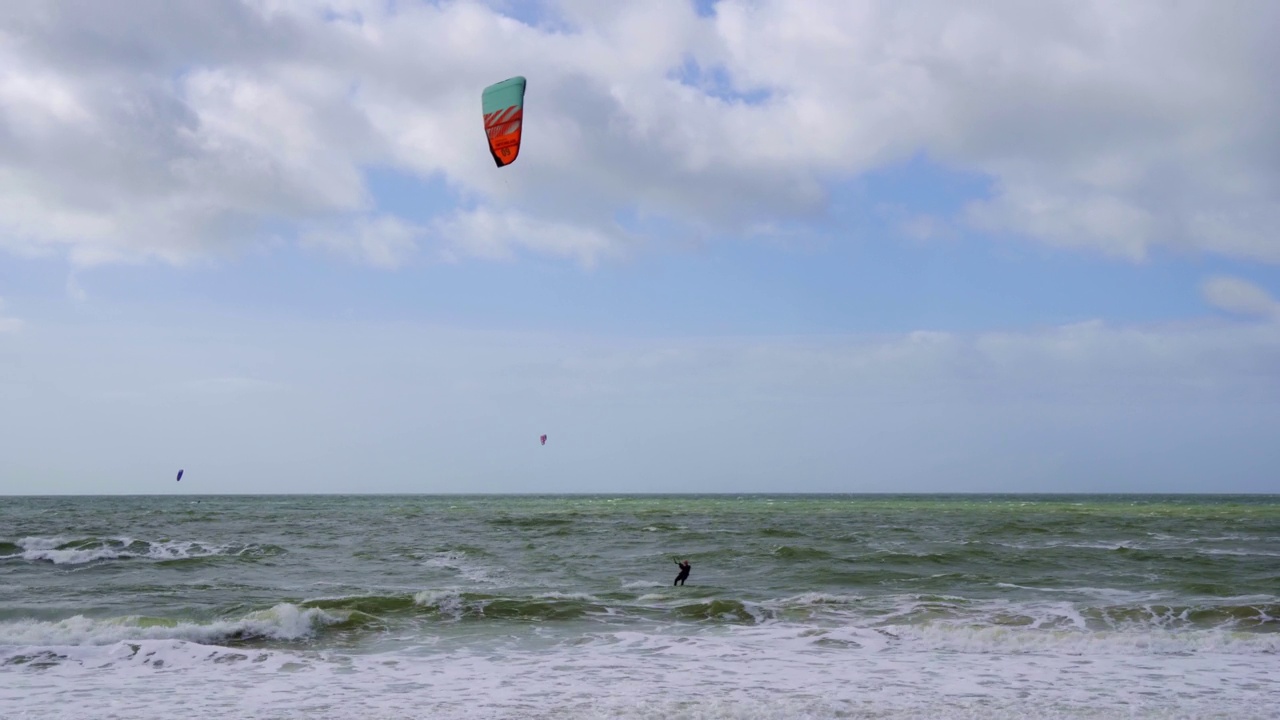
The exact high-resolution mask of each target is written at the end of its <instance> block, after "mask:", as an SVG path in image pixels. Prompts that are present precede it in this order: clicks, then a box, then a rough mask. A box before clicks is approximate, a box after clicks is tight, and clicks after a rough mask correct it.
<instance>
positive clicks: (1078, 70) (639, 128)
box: [0, 0, 1280, 266]
mask: <svg viewBox="0 0 1280 720" xmlns="http://www.w3.org/2000/svg"><path fill="white" fill-rule="evenodd" d="M506 6H507V5H506V4H505V3H495V4H494V7H497V8H503V7H506ZM546 7H547V8H548V9H549V11H550V12H552V13H554V15H553V16H552V17H550V18H548V20H549V21H548V22H547V23H545V24H540V25H537V26H531V25H526V24H522V23H520V22H518V21H516V20H513V19H511V18H507V17H503V16H502V15H500V14H499V13H498V12H497V11H496V10H494V9H492V8H491V7H488V6H486V5H483V4H479V3H472V2H442V3H439V4H434V5H433V4H426V3H422V4H408V3H396V4H388V3H385V2H381V1H377V2H375V1H374V0H369V1H367V2H362V1H359V0H350V1H348V2H343V3H340V4H335V3H332V2H329V3H318V2H317V3H314V4H311V3H278V2H272V1H269V0H253V1H252V2H245V3H241V4H237V3H217V4H212V5H206V4H189V3H159V2H141V1H139V2H134V3H123V4H121V3H116V4H112V5H111V6H110V7H108V6H106V5H102V6H98V5H92V4H91V5H87V6H74V7H73V6H68V5H60V4H54V5H47V4H46V5H39V4H26V3H9V4H5V5H4V6H3V7H2V8H0V247H7V248H8V249H9V250H10V251H12V252H18V253H47V252H60V253H66V254H67V255H68V256H69V257H71V258H72V259H73V260H74V261H75V262H77V263H81V264H92V263H99V262H114V261H135V260H138V259H141V258H159V259H161V260H164V261H167V262H174V263H183V262H189V261H191V260H193V259H195V258H199V257H208V256H217V255H220V254H224V253H229V252H237V251H239V250H240V249H242V248H244V247H245V246H246V245H248V244H251V243H255V242H260V241H261V240H262V239H263V238H265V237H270V236H274V235H275V234H276V233H277V232H278V231H279V230H280V229H281V228H282V227H283V228H286V229H290V230H298V229H299V228H302V229H304V231H305V229H306V228H313V227H315V226H316V225H317V224H328V223H335V224H336V226H339V227H342V226H346V225H351V224H357V225H358V224H359V223H360V222H361V220H360V218H367V217H381V216H384V215H385V214H386V211H385V210H384V209H380V208H378V207H376V206H375V203H376V199H375V198H372V197H370V195H369V190H368V188H367V187H366V186H365V183H364V180H363V172H364V171H365V170H366V169H367V168H369V167H376V166H391V167H396V168H399V169H402V170H408V171H411V172H415V173H419V174H421V175H423V176H424V177H443V178H444V179H445V180H446V182H447V183H448V185H449V187H450V188H452V189H453V191H455V192H457V193H458V194H459V195H460V196H461V197H462V198H463V200H464V203H463V207H465V208H467V209H466V210H464V211H462V212H460V213H458V214H457V215H456V216H453V217H452V218H449V217H440V218H437V219H436V220H437V222H439V223H442V224H444V225H448V226H451V227H453V228H454V229H455V230H458V232H456V233H454V234H453V235H450V236H447V237H446V238H445V243H446V244H445V250H447V251H448V252H454V253H468V252H474V253H477V254H480V255H481V256H484V257H506V256H509V255H510V253H511V251H512V249H513V248H515V247H523V248H525V249H527V250H530V251H534V252H546V253H550V254H553V255H559V256H563V257H570V258H575V259H577V260H579V261H584V262H586V261H590V260H591V259H594V258H599V257H604V256H607V255H609V254H610V253H616V252H619V251H621V250H623V249H625V247H626V244H627V243H629V242H632V241H633V240H635V239H636V238H634V237H632V236H631V235H628V234H626V233H621V232H619V230H618V218H619V216H627V217H633V216H634V217H637V218H640V219H641V221H642V223H643V221H644V220H646V219H653V220H657V221H660V222H662V223H664V225H663V227H664V228H665V229H666V230H670V229H671V228H672V227H675V228H676V229H678V230H680V231H681V232H692V233H705V232H718V233H751V232H757V231H759V230H760V229H762V228H770V227H778V226H788V225H791V224H794V223H804V222H807V221H809V220H811V219H814V218H815V217H817V216H818V215H820V214H821V213H823V212H824V208H825V204H826V202H827V199H826V190H825V188H826V186H827V184H828V183H830V182H832V181H834V180H838V179H840V178H844V177H849V176H853V175H857V174H859V173H862V172H865V171H867V170H870V169H874V168H878V167H883V166H885V165H888V164H892V163H895V162H899V161H902V160H904V159H906V158H908V157H911V156H914V155H916V154H918V153H921V152H924V153H927V154H928V155H930V156H931V157H933V158H935V159H936V160H938V161H939V162H941V163H943V164H945V165H947V166H948V167H950V168H953V169H956V170H960V171H965V172H969V173H978V174H980V175H983V176H985V177H987V178H989V179H990V180H991V187H992V193H993V194H992V196H991V197H989V198H984V199H976V200H975V201H974V202H973V203H972V204H971V205H970V207H969V208H968V209H967V211H966V212H965V213H964V215H963V219H965V220H967V221H968V222H970V223H972V224H974V225H975V226H977V227H979V228H981V229H984V230H987V231H993V232H1010V233H1014V234H1017V235H1022V236H1027V237H1030V238H1034V239H1037V240H1040V241H1043V242H1047V243H1051V244H1055V245H1060V246H1066V247H1076V248H1082V249H1087V250H1091V251H1098V252H1102V253H1105V254H1109V255H1113V256H1117V257H1122V258H1128V259H1133V260H1139V259H1142V258H1144V257H1147V256H1148V255H1149V254H1150V253H1151V252H1152V251H1153V250H1154V249H1157V248H1162V247H1164V248H1171V249H1175V250H1179V251H1196V252H1208V253H1217V254H1222V255H1227V256H1232V257H1237V258H1246V259H1253V260H1261V261H1266V262H1280V238H1278V237H1277V236H1276V234H1275V232H1274V228H1275V227H1277V226H1280V201H1278V200H1277V199H1276V198H1278V197H1280V164H1277V162H1276V158H1277V157H1280V135H1277V134H1276V133H1275V132H1274V128H1275V127H1277V126H1280V86H1277V84H1276V83H1274V82H1273V81H1272V74H1273V72H1274V68H1275V67H1276V66H1278V65H1280V46H1277V45H1276V44H1275V43H1273V42H1271V37H1270V32H1269V31H1270V28H1272V27H1275V26H1276V25H1277V24H1280V6H1277V5H1276V4H1275V3H1270V2H1266V1H1265V0H1241V1H1240V2H1235V3H1232V4H1231V5H1230V7H1227V8H1224V7H1220V6H1218V5H1213V4H1208V3H1188V4H1178V5H1175V6H1170V5H1169V4H1168V3H1164V2H1159V1H1158V0H1135V2H1128V3H1112V2H1102V1H1101V0H1098V1H1094V2H1084V3H1081V2H1067V1H1066V0H1062V1H1061V2H1042V3H1035V4H1030V5H1029V4H1026V3H1021V2H1014V1H1013V0H1007V1H1005V0H1001V1H997V2H992V3H987V4H985V5H981V6H975V5H972V4H968V5H965V4H956V3H946V2H933V1H931V0H907V1H904V2H895V3H877V2H856V1H850V0H810V1H808V2H790V1H787V0H758V1H754V2H745V1H744V0H721V2H719V3H717V5H716V13H715V15H714V16H713V17H710V18H702V17H699V16H697V14H696V13H695V12H694V9H693V6H692V4H691V3H688V2H682V1H680V0H662V2H612V3H605V4H601V3H591V2H585V3H584V2H577V1H570V0H562V1H561V2H558V3H550V4H548V5H547V6H546ZM690 63H694V64H696V66H697V67H699V68H701V70H702V75H701V77H700V78H698V80H697V81H696V82H693V83H690V84H684V83H682V82H681V81H680V80H679V75H680V74H681V73H682V72H689V71H691V68H692V67H693V66H692V65H691V64H690ZM717 73H719V74H718V75H717ZM516 74H524V75H526V76H527V77H528V78H529V97H528V104H529V113H528V115H527V118H526V137H527V138H528V142H527V143H526V145H525V148H524V149H523V150H522V157H521V159H520V160H519V161H518V162H517V163H516V164H515V165H513V166H511V167H509V168H504V169H502V170H501V171H498V170H496V169H495V168H493V167H492V163H491V161H490V160H489V157H488V154H487V152H485V151H484V149H483V147H481V146H480V145H479V144H480V143H482V142H483V140H482V133H481V132H480V130H479V127H478V123H479V119H478V112H479V110H478V106H479V89H480V88H482V87H483V86H484V85H486V84H488V83H490V82H494V81H496V80H498V79H502V78H505V77H509V76H512V75H516ZM751 93H756V94H757V95H758V98H757V101H753V102H744V101H742V100H741V99H737V98H741V97H743V96H746V95H749V94H751ZM908 212H911V213H914V211H913V210H912V209H910V208H908ZM500 218H505V219H502V220H500ZM399 221H400V222H404V223H407V224H416V223H420V222H422V221H423V219H422V218H414V219H413V220H412V221H411V220H409V219H407V218H401V219H399ZM498 226H501V227H503V228H505V230H501V231H499V230H498V229H495V228H497V227H498ZM486 227H487V228H489V230H484V228H486ZM547 228H569V229H570V230H569V231H567V232H564V233H559V231H556V232H552V231H550V230H546V229H547ZM916 230H917V231H918V232H920V233H926V234H927V233H928V232H929V228H926V227H923V226H921V227H918V228H916ZM664 231H665V230H664ZM304 234H305V236H306V237H307V238H309V239H311V240H315V237H316V236H315V235H314V233H311V234H306V233H304ZM556 234H559V238H557V237H555V235H556ZM353 237H363V236H361V235H359V234H358V233H357V234H356V235H355V236H353ZM458 238H462V240H461V241H459V240H458ZM332 239H333V238H332V235H330V236H329V240H325V241H321V242H320V243H319V244H322V245H326V246H331V245H333V242H330V240H332ZM362 244H363V240H361V241H356V242H354V243H353V244H352V247H357V246H362ZM373 245H374V246H378V243H377V242H374V243H373ZM383 250H388V248H385V247H384V248H383ZM352 254H353V255H354V256H356V257H360V258H362V259H363V260H365V261H370V262H374V263H376V264H383V265H388V266H391V265H395V264H396V263H398V262H402V261H403V255H402V254H399V253H398V252H393V251H388V252H382V251H379V250H375V251H374V252H372V254H371V253H370V252H368V251H353V252H352Z"/></svg>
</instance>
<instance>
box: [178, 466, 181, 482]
mask: <svg viewBox="0 0 1280 720" xmlns="http://www.w3.org/2000/svg"><path fill="white" fill-rule="evenodd" d="M178 480H179V481H181V480H182V469H181V468H179V469H178Z"/></svg>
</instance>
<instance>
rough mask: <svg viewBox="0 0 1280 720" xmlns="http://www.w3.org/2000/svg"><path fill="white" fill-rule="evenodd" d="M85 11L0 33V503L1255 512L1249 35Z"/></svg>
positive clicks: (1256, 362)
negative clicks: (1045, 502)
mask: <svg viewBox="0 0 1280 720" xmlns="http://www.w3.org/2000/svg"><path fill="white" fill-rule="evenodd" d="M120 8H122V9H123V11H121V10H120V9H116V10H113V11H112V12H107V11H106V10H105V9H103V10H96V9H93V8H89V9H84V10H83V11H76V12H72V11H71V10H70V9H69V8H65V7H61V6H49V7H47V8H44V9H43V10H41V9H39V8H37V7H36V6H34V5H14V6H10V7H6V8H5V9H3V10H0V66H3V67H4V68H6V70H4V71H3V72H2V73H0V404H3V406H4V408H5V410H4V411H3V412H0V443H3V447H2V448H0V493H9V494H14V493H20V494H25V493H41V492H73V493H85V492H135V493H151V492H310V491H319V492H468V491H485V492H678V491H695V492H696V491H708V492H746V491H820V492H884V491H925V492H936V491H961V492H963V491H974V492H980V491H1011V492H1056V491H1091V492H1099V491H1102V492H1129V491H1138V492H1161V491H1177V492H1187V491H1238V492H1268V491H1274V490H1275V487H1276V486H1275V477H1274V468H1275V467H1277V461H1280V451H1278V450H1276V449H1275V448H1276V444H1275V442H1274V440H1273V439H1272V436H1273V432H1272V431H1271V428H1274V427H1275V426H1276V422H1277V421H1278V420H1280V303H1277V302H1276V300H1275V299H1274V298H1275V296H1276V295H1277V294H1278V293H1280V271H1278V269H1277V263H1280V237H1277V235H1276V231H1275V227H1276V221H1277V220H1280V200H1277V198H1280V162H1278V161H1277V158H1280V139H1278V138H1277V137H1276V135H1275V133H1274V131H1273V129H1274V127H1276V126H1278V125H1280V90H1278V89H1277V88H1276V86H1275V84H1274V82H1270V81H1269V80H1268V78H1269V77H1270V75H1269V72H1270V70H1269V69H1268V68H1273V67H1274V66H1275V64H1276V63H1277V62H1278V61H1280V57H1277V52H1278V51H1277V50H1275V49H1274V48H1273V47H1272V44H1271V43H1269V42H1267V39H1266V38H1265V36H1264V32H1263V31H1262V28H1265V27H1267V26H1268V23H1270V25H1271V26H1274V24H1275V23H1274V21H1275V20H1280V18H1277V17H1275V15H1276V10H1275V8H1274V7H1272V6H1271V5H1269V4H1267V3H1261V2H1260V3H1239V4H1236V5H1233V6H1232V8H1231V9H1230V10H1223V9H1219V8H1210V7H1209V6H1208V5H1207V4H1206V5H1202V6H1195V5H1189V6H1182V7H1179V8H1176V9H1170V8H1168V7H1167V6H1166V5H1164V4H1162V3H1141V2H1139V3H1130V4H1125V5H1124V6H1123V7H1112V6H1110V5H1106V4H1101V5H1097V6H1088V5H1084V6H1082V5H1079V4H1078V3H1076V4H1073V3H1045V4H1043V5H1041V6H1037V7H1036V9H1034V10H1032V9H1029V8H1028V6H1025V5H1022V4H1018V3H1010V4H1001V3H995V4H992V5H990V6H988V7H985V8H982V9H972V8H968V9H966V8H959V7H953V6H952V5H951V4H946V3H942V4H938V3H930V2H911V3H856V2H855V3H850V2H830V3H828V2H822V1H820V0H812V1H811V2H806V3H785V2H776V3H775V2H770V1H767V0H760V1H759V2H752V3H746V2H733V1H730V0H722V1H721V2H718V3H707V2H698V3H689V2H683V1H680V0H664V1H663V2H646V3H613V4H608V5H604V4H599V3H588V2H576V1H573V0H564V1H563V2H552V1H548V2H539V3H514V2H492V3H479V2H440V3H408V2H400V3H395V4H390V5H389V4H386V3H383V2H367V3H366V2H360V1H358V0H350V1H344V2H329V3H316V4H308V3H298V4H291V5H289V6H287V7H277V6H275V5H274V4H271V3H262V2H245V3H244V4H234V3H227V4H222V5H219V6H216V7H204V8H202V9H198V8H184V7H179V6H171V5H156V4H148V3H142V2H139V3H125V4H123V5H121V6H120ZM101 13H105V16H102V17H99V16H98V15H99V14H101ZM107 16H109V17H107ZM517 73H519V74H524V75H525V76H526V77H528V78H529V90H528V96H527V98H526V103H527V105H526V113H527V115H526V124H525V144H524V146H523V147H522V150H521V156H520V159H519V160H518V161H517V162H516V163H515V164H514V165H512V166H510V167H507V168H502V169H498V168H494V167H493V166H492V161H491V160H490V159H489V157H488V152H487V150H486V149H485V147H484V145H483V138H484V136H483V132H482V130H481V129H480V119H479V94H480V90H481V89H482V88H483V87H484V85H486V84H488V83H490V82H495V81H497V80H501V79H504V78H505V77H509V76H510V75H514V74H517ZM543 432H546V433H548V434H549V435H550V440H549V442H548V444H547V446H546V447H541V446H537V444H536V439H537V436H538V435H539V434H541V433H543ZM178 467H185V468H186V473H187V474H186V475H185V476H184V480H183V482H182V484H181V485H180V486H178V485H177V484H175V483H173V481H172V475H173V473H174V472H176V469H177V468H178Z"/></svg>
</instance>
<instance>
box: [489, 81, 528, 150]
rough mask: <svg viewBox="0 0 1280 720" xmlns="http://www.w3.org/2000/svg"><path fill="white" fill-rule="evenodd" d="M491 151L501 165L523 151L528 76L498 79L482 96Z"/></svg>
mask: <svg viewBox="0 0 1280 720" xmlns="http://www.w3.org/2000/svg"><path fill="white" fill-rule="evenodd" d="M480 104H481V108H482V110H483V111H484V132H485V134H486V135H488V136H489V154H491V155H493V161H494V162H496V163H498V167H502V166H504V165H510V164H511V163H513V162H515V161H516V156H517V155H519V154H520V128H521V126H523V124H524V78H523V77H513V78H511V79H509V80H503V81H502V82H500V83H494V84H493V85H490V86H489V87H487V88H485V89H484V93H483V94H482V95H481V96H480Z"/></svg>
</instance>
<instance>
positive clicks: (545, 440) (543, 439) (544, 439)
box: [542, 435, 547, 445]
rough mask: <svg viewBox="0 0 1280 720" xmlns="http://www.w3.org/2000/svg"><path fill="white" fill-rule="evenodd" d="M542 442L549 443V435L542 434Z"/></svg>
mask: <svg viewBox="0 0 1280 720" xmlns="http://www.w3.org/2000/svg"><path fill="white" fill-rule="evenodd" d="M542 444H543V445H546V444H547V436H546V435H543V436H542Z"/></svg>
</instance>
